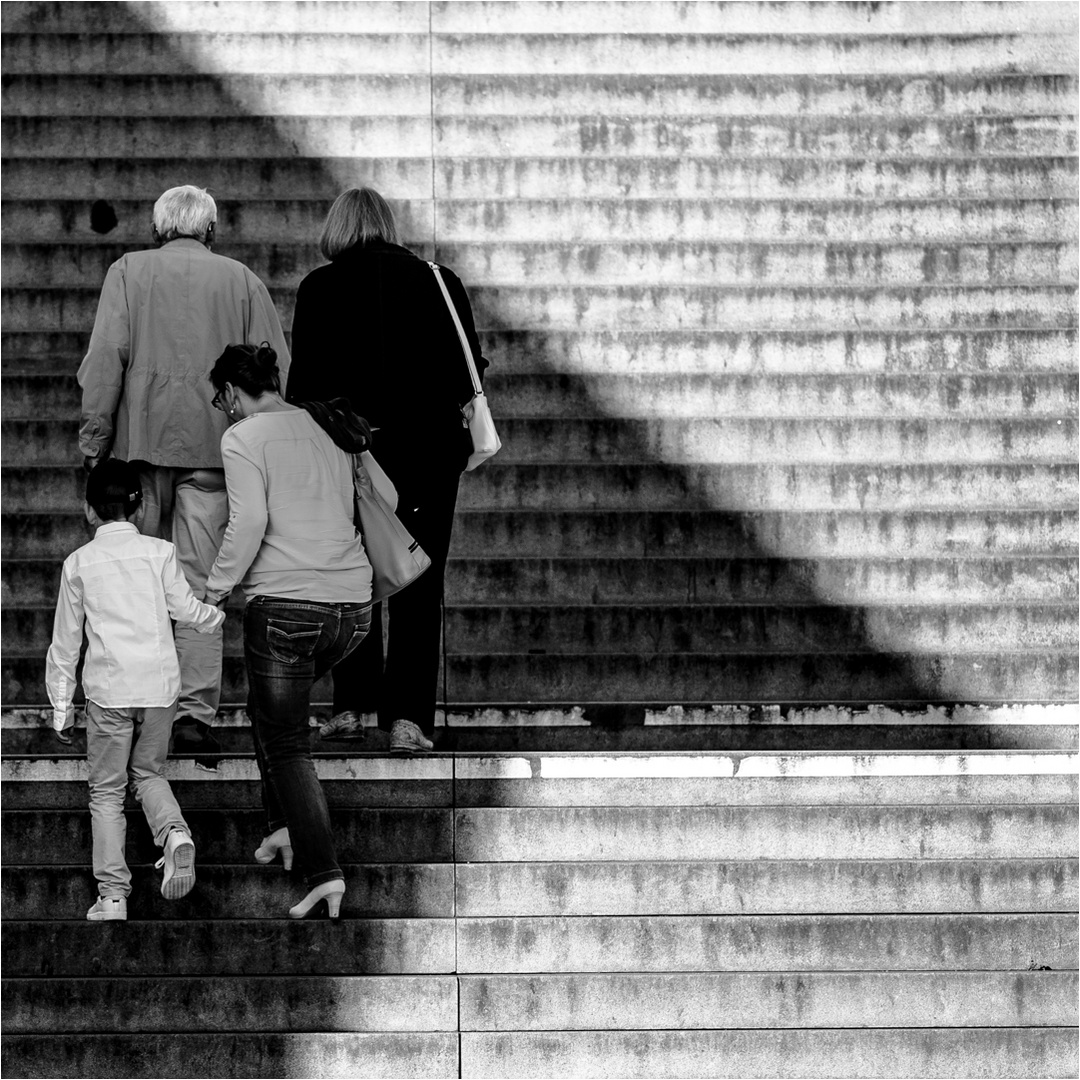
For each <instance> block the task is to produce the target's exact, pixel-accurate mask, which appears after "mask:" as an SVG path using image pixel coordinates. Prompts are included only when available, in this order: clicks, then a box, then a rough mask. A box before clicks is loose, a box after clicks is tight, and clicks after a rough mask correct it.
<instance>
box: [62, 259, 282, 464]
mask: <svg viewBox="0 0 1080 1080" xmlns="http://www.w3.org/2000/svg"><path fill="white" fill-rule="evenodd" d="M263 341H269V342H270V344H271V345H272V346H273V347H274V349H275V350H276V351H277V354H278V366H279V367H280V369H281V383H282V386H283V387H284V385H285V379H286V375H287V374H288V370H289V359H290V358H289V350H288V346H287V345H286V344H285V336H284V334H283V333H282V330H281V323H280V321H279V320H278V317H277V312H276V311H275V310H274V304H273V301H272V300H271V299H270V294H269V293H268V292H267V291H266V286H265V285H263V283H262V282H261V281H260V280H259V279H258V278H257V277H256V276H255V275H254V274H253V273H252V272H251V271H250V270H249V269H248V268H247V267H246V266H244V264H243V263H239V262H237V261H236V260H235V259H227V258H225V257H224V256H222V255H215V254H213V252H211V251H209V250H208V249H207V248H206V247H205V246H204V245H203V244H201V243H200V242H199V241H198V240H192V239H186V238H185V239H179V240H171V241H169V243H167V244H165V245H164V246H162V247H160V248H154V249H151V250H147V251H133V252H130V253H128V254H127V255H124V256H122V257H121V258H120V259H118V260H117V261H116V262H114V263H113V264H112V266H110V267H109V272H108V273H107V274H106V276H105V284H104V286H103V287H102V290H101V299H100V300H99V301H98V310H97V318H96V319H95V320H94V331H93V333H92V334H91V336H90V348H89V350H88V351H87V353H86V356H85V357H84V358H83V362H82V364H81V366H80V367H79V386H80V387H82V419H81V423H80V425H79V449H80V451H81V452H82V454H83V456H84V457H89V458H99V457H102V456H103V455H104V454H105V453H106V452H108V451H111V452H112V454H113V456H114V457H118V458H121V459H123V460H125V461H148V462H150V463H151V464H153V465H171V466H175V467H178V468H189V469H220V468H221V436H222V434H224V432H225V429H226V427H227V426H228V425H227V420H226V418H225V416H224V414H223V413H221V412H219V411H218V410H216V409H215V408H214V407H213V406H212V405H211V404H210V402H211V399H212V398H213V396H214V388H213V386H212V385H211V383H210V379H209V375H210V369H211V367H213V364H214V361H215V360H216V359H217V358H218V357H219V356H220V355H221V353H222V350H223V349H224V348H225V346H226V345H229V344H240V343H247V344H255V345H257V344H259V343H260V342H263Z"/></svg>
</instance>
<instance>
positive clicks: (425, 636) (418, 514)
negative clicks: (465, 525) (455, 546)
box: [333, 453, 461, 736]
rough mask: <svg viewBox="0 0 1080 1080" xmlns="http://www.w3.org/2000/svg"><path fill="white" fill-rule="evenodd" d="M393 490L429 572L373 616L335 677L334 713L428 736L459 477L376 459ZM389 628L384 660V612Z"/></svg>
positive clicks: (432, 718)
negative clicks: (406, 723)
mask: <svg viewBox="0 0 1080 1080" xmlns="http://www.w3.org/2000/svg"><path fill="white" fill-rule="evenodd" d="M376 456H377V458H378V461H379V464H380V465H381V466H382V467H383V469H384V470H385V471H386V474H387V475H388V476H389V477H390V479H391V480H393V482H394V485H395V486H396V487H397V489H398V508H397V514H398V517H399V518H400V520H401V523H402V524H403V525H404V526H405V528H406V529H408V530H409V532H410V533H412V536H413V539H414V540H417V541H419V543H420V546H421V547H422V548H423V549H424V551H426V552H427V554H428V557H429V558H430V559H431V566H430V567H429V568H428V569H427V570H426V571H425V572H424V573H423V574H421V575H420V577H419V578H417V579H416V581H414V582H413V583H412V584H411V585H409V586H408V587H407V588H405V589H402V590H401V592H399V593H397V594H395V595H394V596H391V597H389V598H388V599H387V600H385V601H384V602H383V603H382V604H374V605H373V606H372V608H371V630H370V631H369V633H368V635H367V637H366V638H364V640H363V641H362V642H361V643H360V645H358V646H357V648H356V649H354V650H353V651H352V652H351V653H350V654H349V655H348V656H347V657H346V658H345V659H344V660H342V661H341V663H339V664H338V665H337V666H336V667H335V668H334V669H333V680H334V712H335V713H338V712H342V711H344V710H345V709H352V710H354V711H355V712H362V713H372V712H373V713H377V714H378V717H379V727H380V728H383V729H384V730H387V731H389V729H390V726H391V725H392V724H393V722H394V721H395V720H411V721H412V722H413V723H414V724H416V725H417V726H418V727H420V728H421V729H422V730H423V731H424V733H425V734H426V735H428V736H430V735H431V734H432V732H433V731H434V729H435V701H436V698H437V695H438V687H439V646H440V643H441V639H442V601H443V575H444V574H445V571H446V557H447V555H448V554H449V551H450V534H451V532H452V531H453V527H454V506H455V504H456V503H457V492H458V483H459V482H460V480H461V474H460V473H459V472H457V471H454V472H445V471H443V472H438V471H434V469H433V466H432V463H431V462H430V461H428V462H426V463H425V468H423V469H417V468H408V466H407V465H406V464H404V463H402V464H400V465H399V464H398V463H397V462H395V461H394V459H393V457H392V456H387V457H386V458H385V460H384V457H383V455H382V454H381V453H377V454H376ZM384 605H385V606H387V607H388V608H389V616H390V628H389V634H388V635H387V643H386V655H385V657H384V656H383V630H382V627H383V622H382V620H383V613H382V609H383V606H384Z"/></svg>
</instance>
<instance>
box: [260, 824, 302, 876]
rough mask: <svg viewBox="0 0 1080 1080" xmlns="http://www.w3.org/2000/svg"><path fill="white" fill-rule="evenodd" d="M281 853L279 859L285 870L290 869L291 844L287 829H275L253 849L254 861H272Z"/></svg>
mask: <svg viewBox="0 0 1080 1080" xmlns="http://www.w3.org/2000/svg"><path fill="white" fill-rule="evenodd" d="M278 852H280V853H281V861H282V863H283V864H284V866H285V869H286V870H291V869H292V858H293V852H292V844H291V843H290V841H289V830H288V829H277V830H276V831H274V832H272V833H271V834H270V835H269V836H267V837H264V838H263V842H262V843H261V844H260V845H259V846H258V847H257V848H256V849H255V861H256V862H260V863H272V862H273V861H274V860H275V859H276V858H277V856H278Z"/></svg>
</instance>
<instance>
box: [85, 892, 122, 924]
mask: <svg viewBox="0 0 1080 1080" xmlns="http://www.w3.org/2000/svg"><path fill="white" fill-rule="evenodd" d="M86 918H87V921H89V922H126V921H127V898H126V897H123V896H99V897H98V898H97V903H96V904H94V906H93V907H92V908H91V909H90V910H89V911H88V912H87V913H86Z"/></svg>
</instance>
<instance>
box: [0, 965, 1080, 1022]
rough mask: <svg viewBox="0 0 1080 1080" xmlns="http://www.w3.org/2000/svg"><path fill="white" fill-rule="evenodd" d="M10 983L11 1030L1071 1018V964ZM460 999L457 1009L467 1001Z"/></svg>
mask: <svg viewBox="0 0 1080 1080" xmlns="http://www.w3.org/2000/svg"><path fill="white" fill-rule="evenodd" d="M460 987H461V990H460V1003H459V1000H458V983H457V980H455V979H452V978H446V977H442V978H439V977H434V978H431V977H429V978H426V979H418V978H396V979H387V978H324V979H318V980H312V979H289V978H275V979H272V980H266V979H259V980H252V979H221V980H202V979H200V980H186V979H170V980H167V981H162V980H156V979H154V980H151V979H134V980H125V981H123V982H120V981H117V982H113V983H109V984H107V985H106V988H105V992H104V994H103V993H102V990H103V988H102V984H101V981H100V980H96V979H95V980H82V981H75V980H49V981H44V980H42V981H36V980H35V981H26V982H15V981H12V980H8V981H7V985H6V986H5V988H4V1027H5V1031H6V1032H7V1033H8V1034H9V1035H16V1034H36V1033H41V1034H44V1033H46V1032H55V1030H56V1024H57V1019H56V1017H57V1012H58V1011H61V1014H62V1016H63V1020H62V1021H61V1027H62V1029H63V1030H64V1031H65V1032H86V1033H93V1032H95V1031H100V1030H101V1029H102V1028H103V1027H105V1026H107V1025H110V1024H115V1025H116V1026H117V1028H118V1033H127V1032H132V1033H135V1032H154V1031H171V1030H172V1029H173V1028H174V1027H175V1023H176V1016H177V1014H178V1013H180V1012H182V1013H183V1014H184V1015H185V1016H187V1017H189V1018H190V1021H189V1022H191V1023H192V1024H193V1025H194V1026H196V1027H198V1028H199V1029H200V1030H201V1031H204V1032H212V1031H220V1030H224V1031H228V1030H235V1029H236V1028H238V1027H239V1028H241V1029H247V1028H250V1027H251V1026H257V1027H260V1028H266V1029H268V1030H270V1031H275V1032H291V1031H304V1030H307V1029H311V1028H318V1030H320V1031H328V1032H329V1031H343V1032H373V1031H392V1030H398V1031H401V1030H406V1031H408V1030H421V1031H446V1030H455V1029H456V1028H457V1026H458V1024H459V1023H460V1027H461V1030H463V1031H476V1030H480V1031H500V1030H502V1031H506V1030H512V1029H518V1030H526V1031H537V1030H539V1031H548V1030H554V1031H571V1030H578V1031H581V1030H585V1031H587V1030H590V1029H592V1030H627V1029H629V1030H635V1029H643V1028H644V1029H649V1028H655V1029H664V1030H680V1029H693V1028H704V1029H708V1028H711V1027H713V1025H715V1023H716V1020H717V1014H718V1012H719V1013H720V1014H722V1015H723V1016H724V1018H725V1023H726V1024H727V1026H729V1027H732V1028H742V1029H754V1028H766V1029H769V1028H772V1029H775V1028H807V1027H811V1028H845V1027H852V1028H868V1027H884V1026H886V1025H889V1026H897V1027H912V1028H930V1027H936V1028H951V1027H990V1028H994V1027H1011V1026H1021V1025H1025V1024H1028V1023H1030V1022H1031V1020H1032V1019H1033V1018H1037V1019H1038V1025H1039V1026H1045V1027H1066V1026H1075V1025H1076V1022H1077V1019H1076V1017H1077V1010H1076V1007H1075V1004H1069V1002H1075V998H1076V990H1077V978H1076V973H1075V972H1047V973H1044V972H1031V973H1012V972H1010V973H1007V974H1006V973H1001V974H996V975H987V974H985V973H982V972H979V973H976V974H971V973H966V972H965V973H960V972H932V973H921V972H910V973H903V974H900V973H892V972H889V973H873V974H869V973H868V974H846V973H844V974H838V973H808V974H804V975H799V976H794V977H788V978H785V977H784V976H783V975H779V976H778V975H777V974H774V973H770V974H768V975H745V974H708V975H685V974H684V975H651V976H650V975H621V976H620V975H576V976H552V975H541V976H534V977H523V976H509V977H507V976H503V977H498V976H488V977H465V978H462V979H461V980H460ZM459 1009H460V1012H459Z"/></svg>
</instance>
